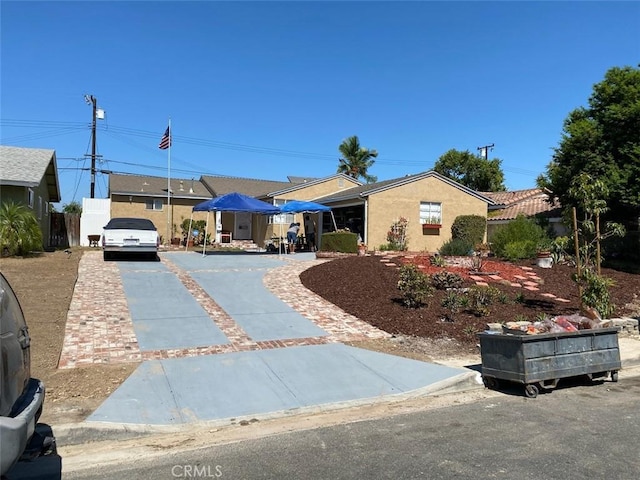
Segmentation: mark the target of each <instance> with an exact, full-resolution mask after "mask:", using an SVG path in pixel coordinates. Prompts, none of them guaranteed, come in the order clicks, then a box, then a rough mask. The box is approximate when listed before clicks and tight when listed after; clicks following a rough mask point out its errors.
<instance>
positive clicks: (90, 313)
mask: <svg viewBox="0 0 640 480" xmlns="http://www.w3.org/2000/svg"><path fill="white" fill-rule="evenodd" d="M141 359H142V355H141V353H140V347H139V346H138V339H137V338H136V334H135V331H134V330H133V323H132V321H131V315H130V313H129V307H128V305H127V298H126V296H125V294H124V288H123V287H122V281H121V280H120V272H119V270H118V267H117V264H115V263H112V262H105V261H104V260H103V259H102V251H91V252H84V254H83V255H82V258H81V259H80V263H79V265H78V279H77V281H76V285H75V287H74V290H73V297H72V299H71V304H70V305H69V312H68V313H67V323H66V326H65V335H64V341H63V344H62V351H61V353H60V360H59V361H58V367H59V368H72V367H76V366H79V365H91V364H94V363H102V364H109V363H122V362H138V361H140V360H141Z"/></svg>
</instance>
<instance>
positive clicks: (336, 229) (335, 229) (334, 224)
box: [330, 210, 338, 232]
mask: <svg viewBox="0 0 640 480" xmlns="http://www.w3.org/2000/svg"><path fill="white" fill-rule="evenodd" d="M330 212H331V220H333V231H334V232H337V231H338V227H337V226H336V217H334V216H333V210H330Z"/></svg>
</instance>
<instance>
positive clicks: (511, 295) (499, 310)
mask: <svg viewBox="0 0 640 480" xmlns="http://www.w3.org/2000/svg"><path fill="white" fill-rule="evenodd" d="M381 258H382V257H379V256H365V257H357V256H351V257H345V258H338V259H335V260H332V261H329V262H326V263H323V264H320V265H317V266H315V267H312V268H310V269H308V270H306V271H305V272H303V273H302V275H301V276H300V279H301V281H302V283H303V284H304V286H305V287H307V288H309V289H310V290H312V291H314V292H315V293H317V294H318V295H320V296H322V297H323V298H325V299H327V300H328V301H330V302H331V303H333V304H335V305H337V306H339V307H340V308H342V309H343V310H345V311H346V312H348V313H350V314H352V315H354V316H356V317H358V318H360V319H361V320H364V321H366V322H368V323H370V324H372V325H374V326H376V327H378V328H380V329H382V330H385V331H387V332H389V333H392V334H405V335H416V336H420V337H428V338H441V337H449V338H454V339H456V340H458V341H460V342H462V343H464V344H468V345H474V344H475V343H476V342H477V338H476V335H475V334H476V333H477V332H480V331H482V330H484V329H485V326H486V324H487V322H506V321H513V320H521V319H523V318H526V319H527V320H535V318H536V316H538V315H540V314H542V313H544V314H547V315H550V316H555V315H561V314H572V313H577V312H578V311H579V298H578V289H577V287H576V284H575V283H574V282H573V281H572V280H571V274H572V273H573V271H574V270H573V269H572V268H570V267H568V266H564V265H555V266H554V267H553V268H551V269H543V268H538V267H537V266H535V263H533V264H531V265H530V266H531V268H532V269H533V271H534V272H535V273H536V274H537V275H538V276H539V277H540V278H541V279H542V280H541V282H540V286H539V288H540V291H538V292H532V291H529V290H525V289H523V288H516V287H511V286H508V285H505V284H503V283H500V282H494V281H491V280H487V281H488V283H489V284H490V285H491V286H494V287H496V288H498V289H499V290H500V291H502V292H504V294H505V298H503V300H506V302H505V303H502V302H499V301H497V302H494V303H493V304H492V305H491V306H489V309H490V314H489V315H488V316H486V317H477V316H475V315H473V314H472V313H470V312H468V311H463V312H460V313H457V314H455V315H454V320H453V321H447V320H446V315H447V313H448V311H447V310H446V309H445V308H443V307H442V306H441V302H442V299H443V298H444V296H445V295H446V292H444V291H442V290H436V291H435V292H434V295H433V297H431V298H430V299H429V304H428V306H423V307H420V308H416V309H412V308H406V307H404V306H403V305H402V303H401V296H400V292H399V291H398V289H397V283H398V273H399V271H398V266H399V265H401V264H402V262H405V263H406V262H407V261H412V262H414V263H420V264H424V263H423V261H422V260H423V259H421V257H420V256H418V257H414V258H404V259H402V258H401V257H396V258H393V259H392V263H393V264H392V266H386V265H385V264H384V263H383V262H382V261H381ZM523 265H525V264H523ZM527 265H528V264H527ZM485 266H486V268H484V269H483V270H485V271H487V270H491V271H496V272H500V275H501V276H503V278H505V277H504V276H506V279H507V280H511V281H515V280H517V279H515V278H510V276H511V277H512V276H513V275H522V276H524V273H523V272H524V270H522V269H521V268H520V266H518V265H514V264H511V263H503V262H497V261H492V262H491V263H489V264H487V265H485ZM442 269H443V268H442V267H433V268H432V267H427V270H426V271H427V273H435V271H436V270H442ZM447 269H449V270H452V271H458V272H460V273H463V275H462V276H463V279H464V287H470V286H472V285H473V284H474V282H473V281H472V280H470V279H469V276H468V270H466V269H465V270H464V272H461V271H459V270H458V269H453V268H450V267H447ZM602 273H603V275H605V276H607V277H610V278H612V279H613V280H614V281H615V282H616V285H615V286H614V287H613V288H612V289H611V297H612V299H613V303H614V304H615V305H616V311H615V315H614V316H628V315H638V314H639V311H640V300H638V295H640V275H633V274H629V273H624V272H618V271H616V270H609V269H603V270H602ZM541 293H553V294H554V295H556V296H558V297H561V298H565V299H567V300H569V302H568V303H559V302H557V301H555V300H551V299H549V298H547V297H545V296H542V295H541ZM518 296H520V298H519V300H520V301H517V299H518Z"/></svg>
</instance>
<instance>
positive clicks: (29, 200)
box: [27, 188, 34, 208]
mask: <svg viewBox="0 0 640 480" xmlns="http://www.w3.org/2000/svg"><path fill="white" fill-rule="evenodd" d="M33 199H34V194H33V188H29V189H27V205H29V208H33Z"/></svg>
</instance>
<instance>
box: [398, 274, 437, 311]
mask: <svg viewBox="0 0 640 480" xmlns="http://www.w3.org/2000/svg"><path fill="white" fill-rule="evenodd" d="M398 290H400V291H401V292H402V301H403V303H404V304H405V306H407V307H409V308H417V307H419V306H421V305H424V304H426V302H427V298H428V297H430V296H431V295H432V294H433V287H432V286H431V285H430V284H429V276H428V275H425V274H424V273H422V272H421V271H420V269H418V267H416V266H415V265H411V264H410V265H403V266H402V267H400V280H398Z"/></svg>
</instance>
